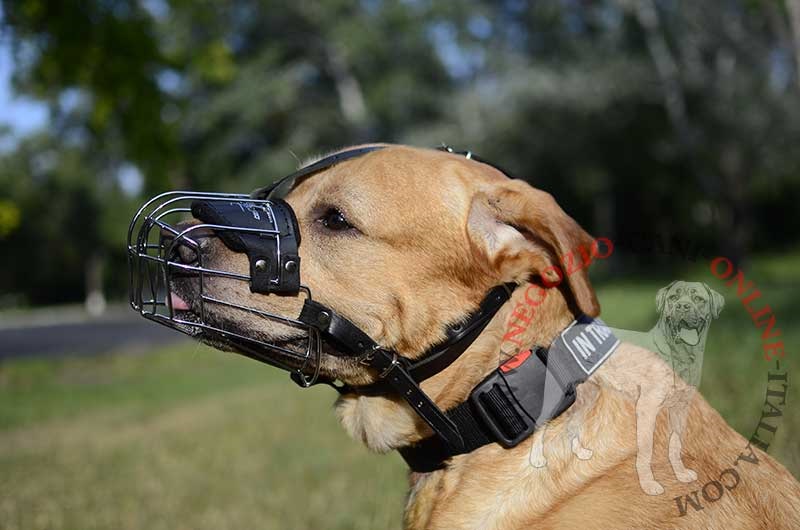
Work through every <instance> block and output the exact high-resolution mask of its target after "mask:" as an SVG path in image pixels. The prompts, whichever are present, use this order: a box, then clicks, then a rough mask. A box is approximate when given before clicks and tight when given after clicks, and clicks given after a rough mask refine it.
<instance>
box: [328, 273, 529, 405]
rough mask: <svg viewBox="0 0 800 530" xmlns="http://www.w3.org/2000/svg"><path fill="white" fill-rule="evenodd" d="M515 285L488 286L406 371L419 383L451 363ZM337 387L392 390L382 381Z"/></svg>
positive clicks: (377, 393) (372, 393) (350, 390)
mask: <svg viewBox="0 0 800 530" xmlns="http://www.w3.org/2000/svg"><path fill="white" fill-rule="evenodd" d="M515 287H516V284H514V283H507V284H504V285H498V286H496V287H494V288H492V289H491V290H490V291H489V293H488V294H487V295H486V296H485V297H484V299H483V300H482V301H481V303H480V306H479V307H478V309H477V310H476V311H475V312H474V313H472V314H471V315H470V316H469V317H468V318H467V320H466V321H465V322H460V323H457V324H454V325H451V326H449V327H448V328H447V331H446V334H447V338H446V339H444V340H443V341H442V342H441V343H439V344H437V345H435V346H433V347H432V348H430V349H429V350H428V351H427V352H425V353H424V354H423V355H422V356H421V357H420V358H419V359H416V360H414V361H410V362H409V363H408V365H407V368H406V370H407V371H408V373H409V375H410V376H411V377H412V378H413V379H414V381H416V382H417V383H418V384H419V383H421V382H422V381H424V380H426V379H428V378H429V377H433V376H434V375H436V374H438V373H439V372H441V371H442V370H444V369H445V368H447V367H448V366H450V365H451V364H453V362H455V360H456V359H458V358H459V357H460V356H461V354H462V353H464V351H465V350H466V349H467V348H468V347H469V345H470V344H472V342H473V341H474V340H475V339H476V338H477V337H478V335H480V334H481V332H482V331H483V330H484V329H485V328H486V326H487V325H489V322H490V321H491V320H492V318H493V317H494V315H495V314H496V313H497V311H498V310H499V309H500V308H501V307H502V306H503V304H505V303H506V302H507V301H508V299H509V298H510V297H511V293H512V292H513V291H514V288H515ZM339 388H340V389H339V391H340V392H341V393H343V394H347V393H355V394H360V395H364V396H381V395H385V394H388V393H390V392H391V391H392V388H391V386H390V385H389V384H388V383H387V382H386V381H384V380H380V381H376V382H375V383H372V384H369V385H360V386H350V385H344V386H342V387H339Z"/></svg>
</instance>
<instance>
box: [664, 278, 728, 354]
mask: <svg viewBox="0 0 800 530" xmlns="http://www.w3.org/2000/svg"><path fill="white" fill-rule="evenodd" d="M724 306H725V299H724V298H723V297H722V295H721V294H719V293H718V292H716V291H714V290H713V289H711V288H710V287H709V286H708V285H706V284H704V283H701V282H684V281H674V282H672V283H671V284H669V285H667V286H666V287H663V288H661V289H660V290H659V291H658V294H657V295H656V308H657V310H658V313H659V315H660V318H659V321H660V322H661V323H662V324H663V325H662V329H663V330H664V332H665V335H666V338H667V339H668V340H669V341H670V343H671V344H673V345H685V346H689V347H693V346H698V345H702V341H703V339H704V338H705V336H706V334H707V333H708V326H709V324H710V323H711V320H712V319H715V318H717V317H719V314H720V312H721V311H722V308H723V307H724Z"/></svg>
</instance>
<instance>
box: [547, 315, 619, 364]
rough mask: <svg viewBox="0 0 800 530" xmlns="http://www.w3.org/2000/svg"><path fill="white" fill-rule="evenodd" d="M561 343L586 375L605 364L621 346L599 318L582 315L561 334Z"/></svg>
mask: <svg viewBox="0 0 800 530" xmlns="http://www.w3.org/2000/svg"><path fill="white" fill-rule="evenodd" d="M560 338H561V341H562V342H563V344H564V346H565V347H566V348H567V350H568V351H569V352H570V353H571V354H572V357H573V358H574V359H575V362H576V363H577V364H578V366H579V367H580V369H581V370H583V371H584V372H585V373H586V375H591V374H592V372H594V371H595V370H597V368H598V367H599V366H600V365H601V364H603V361H605V360H606V358H608V356H609V355H611V354H612V353H613V351H614V350H615V349H617V346H619V339H618V338H617V337H616V336H615V335H614V334H613V333H612V332H611V329H609V327H608V326H606V323H605V322H603V321H602V320H600V319H599V318H591V317H588V316H586V315H581V316H580V317H579V318H578V320H575V321H573V322H572V324H570V325H569V327H567V329H565V330H564V331H562V332H561V337H560Z"/></svg>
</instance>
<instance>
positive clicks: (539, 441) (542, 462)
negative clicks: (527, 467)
mask: <svg viewBox="0 0 800 530" xmlns="http://www.w3.org/2000/svg"><path fill="white" fill-rule="evenodd" d="M546 431H547V423H545V424H544V425H542V426H541V427H540V428H539V430H538V432H537V433H536V434H534V436H533V445H532V446H531V455H530V458H529V460H530V463H531V465H532V466H533V467H536V468H542V467H545V466H546V465H547V459H546V458H545V457H544V433H545V432H546Z"/></svg>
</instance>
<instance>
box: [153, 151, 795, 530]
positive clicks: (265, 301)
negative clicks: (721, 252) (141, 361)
mask: <svg viewBox="0 0 800 530" xmlns="http://www.w3.org/2000/svg"><path fill="white" fill-rule="evenodd" d="M285 201H286V203H288V205H289V206H290V207H291V209H292V210H293V211H294V214H295V215H296V223H297V226H296V228H297V229H298V230H299V232H300V234H302V244H301V245H300V246H299V263H300V270H299V273H300V277H301V278H302V281H303V284H304V285H305V286H307V288H308V289H309V290H310V292H311V293H313V296H314V299H315V300H316V301H318V302H320V303H321V304H324V307H327V308H330V309H331V310H332V311H335V312H336V314H338V315H341V316H342V317H344V318H345V319H346V320H347V321H349V322H350V323H352V324H353V325H355V326H356V327H357V328H359V329H360V330H362V331H363V332H364V334H365V335H366V336H368V337H369V338H371V339H373V340H374V341H375V342H376V343H377V344H379V345H380V347H381V348H385V349H386V350H390V351H393V352H396V353H397V354H399V358H400V359H399V360H398V358H397V357H395V358H394V359H392V362H390V363H389V364H387V366H386V368H385V370H383V369H382V370H376V369H375V368H374V367H370V366H368V364H369V363H368V362H364V361H365V359H366V360H367V361H369V360H371V357H369V356H362V357H360V358H359V359H354V358H352V357H346V356H345V357H343V356H341V355H339V354H338V352H336V351H334V350H335V348H336V346H335V345H330V344H326V345H324V346H323V347H322V351H321V357H320V361H319V367H318V368H319V372H320V377H325V378H330V379H336V380H338V381H341V382H343V383H345V384H346V385H349V386H347V387H345V389H344V390H343V394H342V395H341V397H340V398H339V400H338V402H337V406H336V412H337V415H338V417H339V419H340V420H341V423H342V425H343V426H344V428H345V429H346V430H347V432H348V433H349V434H350V435H351V436H352V437H353V438H354V439H355V440H358V441H360V442H362V443H364V444H366V446H367V447H369V448H370V449H372V450H374V451H377V452H381V453H386V452H390V451H393V450H405V449H407V448H409V447H415V444H417V443H418V442H421V441H423V440H427V439H430V438H431V436H432V434H433V430H432V428H431V427H430V425H431V421H428V420H424V419H423V418H422V417H421V416H420V414H424V413H422V412H420V411H418V410H415V409H416V408H419V409H425V410H428V411H431V410H434V409H435V408H438V409H439V410H441V411H448V410H450V409H453V408H454V407H456V406H458V405H459V404H461V403H464V402H465V401H466V400H468V398H469V396H470V393H471V392H472V390H473V389H474V388H475V387H476V385H478V384H479V383H481V381H483V380H484V378H486V376H487V375H488V374H491V373H493V372H494V371H496V370H497V369H498V366H497V364H498V362H497V360H498V351H499V348H500V342H501V340H502V336H503V333H504V331H505V323H506V322H507V321H508V320H509V317H510V316H511V313H512V311H518V310H519V309H518V308H519V307H520V304H523V303H524V302H525V300H524V297H525V296H528V293H529V289H528V288H530V287H531V286H533V287H534V288H535V289H536V290H537V292H538V293H539V298H538V304H537V307H536V311H535V314H533V313H531V314H528V318H529V319H530V321H531V325H530V326H529V327H528V328H527V329H526V330H525V332H524V334H523V335H522V336H521V337H520V339H523V340H524V342H527V343H528V344H531V345H534V344H537V345H543V346H545V347H547V346H548V345H550V344H551V343H553V342H554V340H555V339H556V338H557V337H559V335H560V334H561V333H562V332H563V331H564V330H565V329H567V328H569V326H570V325H571V323H572V322H573V321H575V320H576V319H577V318H579V317H581V315H585V316H586V317H597V316H598V315H599V313H600V307H599V305H598V302H597V300H596V297H595V294H594V291H593V289H592V286H591V285H590V283H589V279H588V277H587V274H586V271H585V269H578V270H575V271H571V273H570V274H568V275H564V274H563V271H562V272H559V269H558V265H559V261H560V257H561V256H563V255H565V254H567V253H569V252H571V251H572V250H573V249H575V248H578V247H584V248H586V247H588V246H590V245H591V243H592V240H591V238H590V237H589V236H588V235H587V233H586V232H585V231H584V230H583V229H581V227H580V226H578V224H577V223H576V222H575V221H574V220H573V219H572V218H570V217H569V216H568V215H567V214H566V213H565V212H564V211H563V210H562V209H561V208H560V207H559V205H558V204H557V203H556V201H555V200H554V199H553V197H552V196H550V195H549V194H547V193H545V192H543V191H540V190H537V189H536V188H533V187H531V186H530V185H529V184H527V183H526V182H524V181H521V180H514V179H510V178H508V177H507V176H506V175H504V174H503V173H502V172H500V171H499V170H498V169H496V168H494V167H493V166H490V165H488V164H486V163H481V162H479V161H476V160H475V159H474V158H473V157H471V156H469V155H468V156H466V157H465V156H461V155H458V154H455V153H451V152H443V151H437V150H428V149H418V148H411V147H404V146H384V148H382V149H379V150H375V151H373V152H367V153H364V154H363V155H361V156H358V157H353V158H351V159H343V160H341V161H340V162H339V163H336V164H331V165H329V166H328V167H325V168H324V169H322V170H320V171H318V172H316V173H315V174H313V175H311V176H310V177H309V178H305V179H302V180H299V181H298V182H297V183H296V185H295V186H294V187H293V188H292V189H291V191H290V192H289V193H288V194H287V195H286V196H285ZM250 213H251V214H252V215H253V216H254V218H255V217H258V218H260V217H259V214H258V213H257V212H256V213H253V212H252V211H251V212H250ZM212 224H213V223H212ZM186 227H191V224H189V225H184V227H182V228H184V229H185V228H186ZM211 232H213V230H211V231H206V232H197V233H194V234H193V235H192V237H193V238H194V241H195V242H198V241H200V242H199V243H198V245H197V246H196V247H195V248H194V250H193V251H190V252H187V251H186V249H181V253H182V254H181V255H182V256H183V259H184V261H186V262H187V263H188V262H191V261H192V260H196V259H198V256H196V255H194V254H192V252H196V253H199V254H200V255H201V256H200V257H202V259H203V261H202V268H203V270H204V271H211V270H226V271H229V272H228V273H226V274H227V276H226V275H216V276H208V274H209V273H208V272H206V274H207V276H206V277H205V278H204V280H203V281H204V284H203V289H204V290H203V292H202V293H199V292H198V290H197V287H196V286H197V278H193V277H191V275H189V276H188V277H186V278H182V277H176V278H174V279H172V280H171V282H172V284H171V286H170V287H171V289H172V296H171V299H170V300H169V304H168V305H169V306H170V308H171V310H172V311H174V312H175V314H180V315H183V316H182V318H184V322H186V323H187V324H185V325H186V326H190V325H191V322H192V318H193V317H192V315H195V317H194V318H198V317H197V316H196V315H198V314H199V313H201V312H202V313H203V315H204V318H206V319H207V322H212V323H213V325H212V324H208V325H206V328H205V330H204V331H201V332H198V334H199V336H200V338H201V339H203V338H204V336H205V335H204V333H205V331H207V330H210V329H218V330H219V329H221V330H223V335H224V334H225V333H228V334H229V335H235V336H237V337H238V336H240V335H241V336H250V337H256V338H258V340H262V341H270V340H271V341H274V342H275V343H276V344H280V345H281V346H282V347H285V348H287V349H291V348H292V347H294V346H296V345H297V344H300V343H301V342H303V341H305V340H308V331H304V330H300V329H297V328H296V327H292V326H290V325H288V324H287V325H284V324H282V323H280V322H275V321H265V319H263V318H261V316H262V315H263V314H281V315H298V314H300V313H301V311H303V309H304V296H302V295H297V296H287V295H285V293H284V294H280V293H277V294H265V293H264V292H258V289H255V288H254V286H253V285H250V288H249V289H248V285H247V282H242V281H240V280H241V278H242V277H247V276H248V274H250V275H255V274H257V273H258V272H259V271H262V270H267V269H268V264H266V263H265V262H264V260H260V261H259V260H255V261H252V260H251V261H249V259H248V258H249V257H252V256H248V255H245V253H243V252H240V251H235V250H232V249H231V248H230V247H232V246H233V244H232V243H231V242H230V241H223V240H221V238H218V237H214V236H213V235H212V233H211ZM234 248H235V247H234ZM185 254H191V255H189V256H186V255H185ZM281 259H282V258H281ZM280 263H281V264H283V263H284V262H283V261H280ZM296 264H297V262H296V261H293V265H292V266H291V267H290V266H289V265H286V270H287V271H290V272H294V270H295V267H296ZM253 267H255V269H254V268H253ZM187 268H189V267H188V266H187ZM237 275H238V276H237ZM562 280H563V281H562ZM511 283H513V284H516V285H517V287H516V288H515V289H514V290H513V292H512V293H511V294H510V299H508V301H507V302H505V303H504V304H503V305H502V307H500V309H499V310H498V311H497V312H496V313H495V314H494V317H493V318H492V319H491V321H490V322H488V325H486V326H485V328H483V329H482V331H481V332H480V334H479V336H477V338H475V340H473V341H472V342H471V343H470V344H469V346H468V347H467V348H466V351H464V352H463V353H461V354H460V355H459V356H457V358H455V360H453V361H452V362H451V363H450V364H449V365H448V366H447V367H446V368H444V369H442V370H441V371H438V373H435V374H434V375H432V376H430V377H428V378H426V379H425V380H424V381H422V382H421V384H420V385H419V386H420V387H421V389H422V391H423V392H424V395H425V396H428V397H430V399H431V401H432V403H433V405H434V407H433V409H431V408H430V407H428V405H427V404H425V403H424V402H423V400H422V398H420V401H419V402H418V407H415V406H412V404H409V401H408V400H407V399H404V398H403V396H401V395H398V394H397V393H391V392H390V393H386V394H381V395H365V394H364V393H358V392H349V391H348V390H347V389H353V388H358V385H366V384H370V383H374V382H375V381H377V380H378V379H379V378H380V377H381V376H382V375H384V376H385V374H387V373H390V374H391V373H394V372H393V371H392V370H393V368H394V367H395V365H397V364H402V363H400V361H403V362H405V360H414V359H416V358H419V357H420V356H421V355H423V352H425V351H426V350H428V349H429V348H430V347H431V346H432V345H435V344H437V343H440V342H441V341H443V340H445V339H446V329H447V326H448V325H449V324H452V323H453V322H458V321H460V320H463V319H464V318H466V315H469V314H471V312H474V311H475V310H476V309H477V308H478V307H479V304H480V303H481V301H482V300H483V299H484V298H485V296H486V293H487V292H490V290H491V289H493V288H495V287H496V286H498V285H504V284H505V285H507V284H511ZM266 289H269V287H266ZM254 291H255V292H254ZM200 297H202V298H203V300H202V301H201V300H199V299H198V298H200ZM223 299H225V300H235V301H236V302H237V303H240V304H241V305H243V306H247V307H248V308H249V309H248V311H246V312H245V311H241V310H237V308H236V307H235V306H232V305H231V304H229V303H227V304H226V303H222V302H219V303H212V302H213V301H215V300H217V301H219V300H223ZM201 302H203V303H201ZM145 304H146V302H145ZM200 306H202V307H200ZM317 316H318V317H320V318H322V317H325V318H326V319H329V318H330V315H329V314H327V313H326V314H325V315H323V314H322V313H318V314H317ZM590 320H591V319H590ZM287 322H288V321H287ZM604 337H605V336H603V338H604ZM205 339H206V340H211V339H209V338H208V337H205ZM226 347H230V343H228V344H227V346H226ZM237 349H245V350H248V353H249V354H251V355H254V353H253V351H254V350H253V349H252V348H250V349H247V348H237ZM276 356H277V355H276ZM520 359H521V358H520ZM520 359H517V361H515V362H522V360H520ZM504 370H506V368H504ZM676 379H679V378H674V377H673V375H672V372H671V369H670V367H668V366H667V365H666V364H665V363H664V362H663V361H662V360H661V359H660V357H659V356H658V355H657V354H654V353H653V352H651V351H648V350H646V349H643V348H641V347H637V346H634V345H632V344H629V343H625V342H623V343H621V344H618V345H616V346H615V349H614V351H613V354H611V355H610V356H609V357H608V358H607V359H605V362H604V363H603V364H602V365H599V368H597V369H596V371H593V372H592V373H591V376H590V377H589V381H590V383H591V385H592V387H596V390H593V394H596V395H593V396H592V398H591V399H585V398H584V392H583V387H584V385H580V384H579V385H577V396H572V397H574V403H573V404H572V405H571V406H568V407H566V408H565V410H564V411H563V413H561V414H560V415H558V414H554V417H553V419H552V420H551V421H550V422H549V423H548V429H547V432H548V440H549V439H550V438H552V439H555V440H558V439H559V437H563V439H564V440H569V439H570V438H569V436H568V434H567V433H566V432H565V431H566V425H567V423H568V422H569V420H570V418H571V417H573V415H575V414H580V417H582V418H583V424H582V425H581V429H580V430H581V437H582V440H583V441H584V442H585V444H586V445H587V446H588V447H591V449H592V451H593V455H592V458H591V459H587V460H581V459H579V458H575V457H574V456H573V454H572V450H571V448H570V446H569V443H564V444H558V443H551V442H549V441H548V444H549V445H548V450H549V454H548V465H547V466H546V467H543V468H537V467H535V466H532V465H531V464H530V461H529V455H530V452H531V447H532V444H533V443H535V442H536V440H537V437H540V436H541V431H537V432H534V433H532V434H530V435H529V436H527V437H526V438H525V439H524V440H522V442H521V443H517V444H516V445H514V446H513V447H504V446H503V445H501V444H499V443H485V444H483V445H480V447H478V448H476V449H474V450H472V451H470V452H467V453H465V454H458V455H456V456H452V457H450V458H448V459H446V461H445V462H444V464H443V466H442V467H441V468H439V469H435V470H433V471H429V472H412V473H410V475H409V483H410V492H409V495H408V500H407V504H406V510H405V527H406V528H408V529H445V530H452V529H467V528H474V529H533V528H536V529H547V528H581V529H589V528H598V529H601V528H602V529H614V528H619V529H632V528H637V529H638V528H643V529H660V528H663V529H667V528H669V529H677V528H703V529H706V528H717V529H725V530H732V529H734V528H736V529H743V528H752V529H756V528H769V529H778V528H785V529H790V528H800V485H798V482H797V481H796V480H795V479H794V478H793V477H792V476H791V475H790V474H789V473H788V472H787V471H786V469H785V468H783V467H782V466H781V465H780V464H779V463H777V462H776V461H775V460H774V459H773V458H771V457H770V456H769V455H767V454H766V453H764V452H763V451H761V450H760V449H758V448H754V447H751V446H749V445H748V442H747V440H745V439H744V438H743V437H742V436H740V435H739V434H737V433H736V432H735V431H733V429H731V428H730V427H729V426H728V425H727V424H726V422H725V420H724V419H722V417H720V415H719V414H718V413H717V412H716V411H715V410H714V409H712V408H711V407H710V406H709V404H708V403H707V402H706V401H705V400H704V399H703V398H702V396H700V395H699V394H698V393H694V394H692V398H691V404H690V406H689V407H688V412H687V414H688V417H687V421H686V427H685V431H684V433H683V436H682V442H683V447H682V448H679V449H678V450H679V451H681V452H682V455H683V459H684V460H685V461H686V463H687V466H689V467H691V469H693V470H694V471H695V472H696V474H697V479H696V481H695V482H694V483H693V484H686V483H683V482H680V481H677V480H676V479H675V476H674V474H673V473H672V469H671V468H670V464H669V461H668V459H667V458H666V457H665V456H664V457H660V456H659V455H666V454H667V450H666V449H667V448H666V445H667V443H668V442H667V436H668V433H669V429H668V426H667V425H665V423H666V419H665V418H664V417H663V416H664V415H661V416H659V417H658V421H657V423H656V425H655V427H654V428H653V429H651V430H650V432H651V433H652V434H651V436H652V437H653V440H652V443H651V444H644V445H645V446H648V447H652V448H653V450H652V451H653V452H652V455H646V457H647V458H646V460H647V462H646V466H647V469H646V472H647V473H652V475H651V476H654V477H655V479H657V480H658V482H659V483H660V485H662V486H663V489H664V490H665V493H664V494H662V495H658V493H660V491H652V492H650V493H651V494H650V495H647V494H645V493H643V492H642V490H641V489H640V487H639V478H638V477H637V465H638V466H639V467H640V468H641V467H642V466H641V459H642V455H638V460H637V453H638V452H637V429H636V423H637V415H636V414H637V413H636V400H637V399H638V400H639V401H642V400H646V401H647V400H649V401H652V406H653V407H658V406H659V405H660V403H661V402H662V401H663V400H664V398H665V395H667V394H668V393H670V392H673V391H674V389H673V388H672V385H673V382H674V381H675V380H676ZM664 382H669V386H666V385H665V384H664ZM587 388H588V387H587ZM597 389H599V390H597ZM409 392H411V390H409ZM428 414H429V418H428V419H430V417H433V418H434V419H435V418H436V413H435V411H434V412H428ZM434 423H435V422H434ZM508 445H510V444H508ZM638 445H640V446H641V445H642V444H641V443H639V444H638ZM640 471H642V470H641V469H640ZM687 497H688V500H687ZM342 509H346V508H342Z"/></svg>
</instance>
